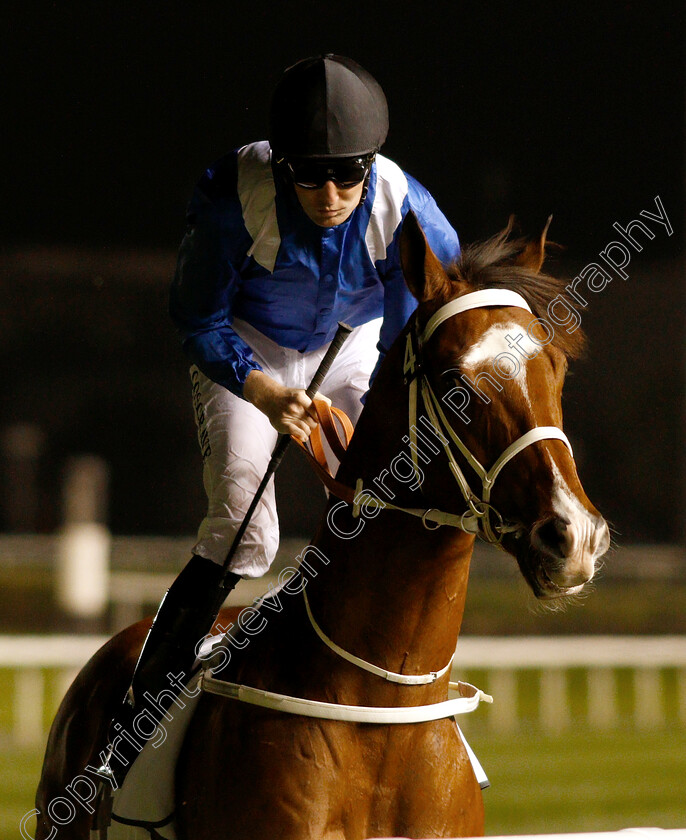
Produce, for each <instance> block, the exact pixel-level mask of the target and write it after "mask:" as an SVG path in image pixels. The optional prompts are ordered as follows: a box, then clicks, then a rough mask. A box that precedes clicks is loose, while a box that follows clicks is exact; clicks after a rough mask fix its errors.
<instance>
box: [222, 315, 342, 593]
mask: <svg viewBox="0 0 686 840" xmlns="http://www.w3.org/2000/svg"><path fill="white" fill-rule="evenodd" d="M352 329H353V328H352V327H351V326H349V325H348V324H344V323H343V322H342V321H339V322H338V329H337V330H336V335H335V336H334V338H333V341H332V342H331V344H330V345H329V349H328V350H327V351H326V354H325V356H324V358H323V359H322V360H321V362H320V363H319V367H318V368H317V371H316V373H315V374H314V376H313V377H312V381H311V382H310V384H309V385H308V387H307V390H306V391H305V393H306V394H307V396H308V397H309V398H310V399H312V398H313V397H314V395H315V394H316V393H317V391H318V390H319V386H320V385H321V384H322V382H323V381H324V377H325V376H326V374H327V373H328V372H329V368H330V367H331V365H332V364H333V360H334V359H335V358H336V356H337V355H338V351H339V350H340V349H341V347H342V346H343V342H344V341H345V340H346V338H347V337H348V336H349V335H350V333H351V332H352ZM290 442H291V438H290V435H281V437H280V439H279V440H278V442H277V444H276V446H275V447H274V452H273V453H272V457H271V459H270V461H269V464H268V466H267V471H266V472H265V474H264V476H263V477H262V481H261V482H260V486H259V487H258V488H257V492H256V493H255V497H254V498H253V500H252V502H251V503H250V507H249V508H248V511H247V513H246V514H245V516H244V517H243V521H242V522H241V524H240V527H239V528H238V531H236V536H235V537H234V538H233V542H232V543H231V548H230V549H229V552H228V554H227V555H226V559H225V560H224V563H223V565H222V578H221V582H220V586H221V587H222V588H225V586H224V584H225V582H226V580H227V578H228V576H229V574H230V572H229V563H230V562H231V560H232V559H233V556H234V554H235V553H236V550H237V549H238V546H239V544H240V542H241V540H242V539H243V536H244V534H245V532H246V530H247V527H248V525H249V524H250V520H251V518H252V515H253V513H255V509H256V508H257V505H258V504H259V501H260V499H261V498H262V494H263V493H264V490H265V488H266V486H267V484H268V483H269V479H270V478H271V477H272V476H273V475H274V473H275V472H276V470H277V468H278V466H279V464H280V463H281V461H282V459H283V456H284V455H285V453H286V450H287V449H288V444H289V443H290Z"/></svg>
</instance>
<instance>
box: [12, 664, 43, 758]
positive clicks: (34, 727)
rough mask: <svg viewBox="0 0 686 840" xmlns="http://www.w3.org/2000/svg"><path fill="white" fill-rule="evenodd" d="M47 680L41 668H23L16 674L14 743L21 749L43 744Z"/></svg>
mask: <svg viewBox="0 0 686 840" xmlns="http://www.w3.org/2000/svg"><path fill="white" fill-rule="evenodd" d="M44 702H45V678H44V674H43V671H42V670H41V669H40V668H23V669H21V670H18V671H16V672H15V674H14V704H13V717H14V722H13V723H14V726H13V731H14V741H15V743H16V744H17V746H19V747H39V746H41V744H42V743H43V706H44Z"/></svg>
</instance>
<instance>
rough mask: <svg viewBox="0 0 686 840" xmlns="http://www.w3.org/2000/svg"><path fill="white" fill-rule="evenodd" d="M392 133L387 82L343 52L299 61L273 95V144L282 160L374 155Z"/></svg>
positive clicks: (274, 151) (276, 156) (271, 110)
mask: <svg viewBox="0 0 686 840" xmlns="http://www.w3.org/2000/svg"><path fill="white" fill-rule="evenodd" d="M387 133H388V104H387V103H386V97H385V96H384V92H383V90H382V89H381V86H380V85H379V83H378V82H377V81H376V80H375V79H374V78H373V76H371V75H370V74H369V73H368V72H367V71H366V70H365V69H364V68H363V67H360V65H359V64H357V62H355V61H353V60H352V59H350V58H345V57H344V56H341V55H332V54H330V53H329V54H327V55H320V56H314V57H312V58H305V59H303V60H302V61H299V62H298V63H297V64H294V65H293V66H292V67H289V68H288V69H287V70H286V71H285V72H284V74H283V76H282V77H281V80H280V81H279V83H278V84H277V86H276V89H275V91H274V94H273V96H272V102H271V108H270V119H269V143H270V145H271V147H272V151H273V153H274V155H275V158H276V160H281V159H283V158H300V159H302V158H318V159H322V158H325V159H332V158H352V157H359V156H366V155H373V154H374V153H375V152H377V151H378V150H379V149H380V148H381V145H382V144H383V142H384V140H385V139H386V134H387Z"/></svg>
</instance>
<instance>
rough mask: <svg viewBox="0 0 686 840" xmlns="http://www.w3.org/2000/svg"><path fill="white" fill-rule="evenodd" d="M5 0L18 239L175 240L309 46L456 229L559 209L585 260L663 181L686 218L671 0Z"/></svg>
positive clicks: (261, 132) (476, 234)
mask: <svg viewBox="0 0 686 840" xmlns="http://www.w3.org/2000/svg"><path fill="white" fill-rule="evenodd" d="M3 6H4V9H5V14H6V15H7V21H6V25H5V27H4V28H5V31H6V33H7V38H6V40H7V42H8V43H7V46H6V48H5V54H6V56H5V57H6V59H9V61H8V67H9V75H8V76H6V77H5V79H4V81H5V85H4V86H5V87H6V88H7V90H8V93H9V109H8V111H7V112H6V113H9V119H7V120H6V121H5V125H4V131H3V134H4V135H5V136H7V135H8V134H9V139H10V144H9V157H6V158H5V175H6V178H7V177H8V180H9V193H8V197H9V200H8V201H7V203H6V205H5V210H6V219H5V222H4V223H3V226H2V239H3V240H4V241H5V242H6V243H7V244H8V245H10V246H11V245H12V244H17V243H35V242H41V243H48V244H50V243H65V242H66V243H70V244H77V245H87V244H114V245H125V246H130V245H136V244H139V245H156V246H170V247H176V245H177V243H178V240H179V237H180V235H181V233H182V230H183V211H184V205H185V202H186V200H187V198H188V195H189V192H190V189H191V187H192V185H193V183H194V181H195V180H196V178H197V177H198V176H199V174H200V173H201V172H202V171H203V169H204V168H205V167H206V166H207V165H209V163H211V162H212V161H213V160H215V159H216V158H218V157H219V156H220V155H222V154H223V153H224V152H225V151H227V150H228V149H230V148H232V147H235V146H239V145H241V144H243V143H246V142H250V141H252V140H255V139H259V138H262V137H264V136H265V132H266V109H267V102H268V99H269V95H270V92H271V89H272V88H273V86H274V83H275V82H276V80H277V79H278V77H279V75H280V73H281V71H282V69H283V68H284V67H285V66H287V65H289V64H290V63H292V62H294V61H295V60H297V59H298V58H301V57H304V56H306V55H310V54H314V53H320V52H340V53H343V54H347V55H350V56H351V57H353V58H355V59H356V60H358V61H359V62H360V63H361V64H363V65H364V66H366V67H367V68H368V69H369V70H370V71H371V72H372V73H373V74H374V75H375V76H376V77H377V78H378V79H379V81H380V82H381V83H382V85H383V86H384V88H385V90H386V92H387V96H388V99H389V103H390V113H391V131H390V135H389V140H388V142H387V145H386V146H385V148H384V152H385V153H386V154H388V155H389V156H390V157H392V158H394V159H395V160H396V161H397V162H399V163H400V164H401V165H402V166H403V167H404V168H405V169H407V170H408V171H409V172H411V173H412V174H413V175H415V177H417V178H418V179H419V180H420V181H422V182H423V183H424V184H425V185H426V186H427V187H428V188H429V189H430V190H431V191H432V192H433V193H434V194H435V196H436V198H437V200H438V201H439V204H440V206H441V207H442V208H443V209H444V211H445V212H446V214H447V215H448V217H449V218H450V219H451V221H452V222H453V223H454V225H455V227H456V229H457V230H458V232H459V233H460V235H461V238H462V239H463V241H469V240H472V239H475V238H481V237H484V236H487V235H490V234H491V233H493V232H495V230H496V229H498V228H500V227H501V226H503V224H504V223H505V221H506V220H507V217H508V215H509V214H510V213H511V212H515V213H516V214H517V215H518V216H519V217H520V218H521V220H522V223H523V225H524V227H525V228H527V227H532V228H533V227H536V226H538V225H540V224H541V223H542V221H543V220H544V219H545V218H546V217H547V215H548V214H549V213H553V214H554V216H555V222H554V228H553V234H554V238H556V239H557V240H558V241H560V242H563V243H565V245H567V246H568V247H570V248H572V249H573V251H572V252H573V253H578V258H579V259H583V258H584V256H583V253H582V252H583V249H584V248H593V247H595V246H596V245H597V246H598V247H601V246H602V245H603V244H604V241H605V240H606V239H607V231H608V230H609V229H610V228H611V224H612V222H613V221H615V220H617V219H623V218H625V217H631V216H632V214H634V213H636V212H637V211H638V209H639V208H641V207H645V206H646V203H647V202H648V201H650V200H652V198H653V196H655V195H656V194H660V196H661V197H662V198H663V200H664V202H665V204H666V206H667V207H668V208H669V209H670V210H671V212H672V213H673V214H674V215H679V214H680V211H681V200H682V199H681V196H682V192H683V176H682V168H681V159H682V147H683V139H682V136H683V132H682V126H683V102H684V85H683V72H682V71H683V64H684V62H683V34H684V19H683V4H679V3H676V2H671V3H664V2H662V3H660V2H658V3H646V2H638V0H636V1H635V2H625V3H621V2H614V3H610V2H605V0H601V2H595V3H592V4H585V5H584V4H576V3H556V2H545V3H538V2H524V3H508V4H504V3H462V2H432V3H416V2H413V3H409V2H402V1H401V2H397V0H396V2H369V3H339V2H337V3H328V2H314V1H313V2H307V0H293V1H291V0H288V1H287V2H280V3H275V2H272V3H264V2H263V3H235V2H222V3H219V2H212V1H211V2H197V3H180V2H165V3H141V4H135V5H134V4H132V3H126V2H108V1H107V0H104V2H102V1H99V2H87V3H84V2H81V3H79V2H69V3H67V2H59V0H58V1H57V2H53V3H47V2H43V3H32V2H22V3H18V2H17V3H7V4H3ZM8 9H9V13H8ZM675 227H676V226H675ZM678 227H679V228H680V227H681V226H680V225H679V226H678ZM679 233H680V231H679ZM672 244H674V243H672ZM576 249H579V250H578V252H577V251H576Z"/></svg>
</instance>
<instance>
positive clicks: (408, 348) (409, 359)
mask: <svg viewBox="0 0 686 840" xmlns="http://www.w3.org/2000/svg"><path fill="white" fill-rule="evenodd" d="M416 362H417V357H416V356H415V354H414V347H413V346H412V333H411V332H409V333H408V334H407V343H406V344H405V359H404V361H403V373H404V374H405V376H407V374H408V373H410V374H413V375H414V371H415V368H416Z"/></svg>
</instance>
